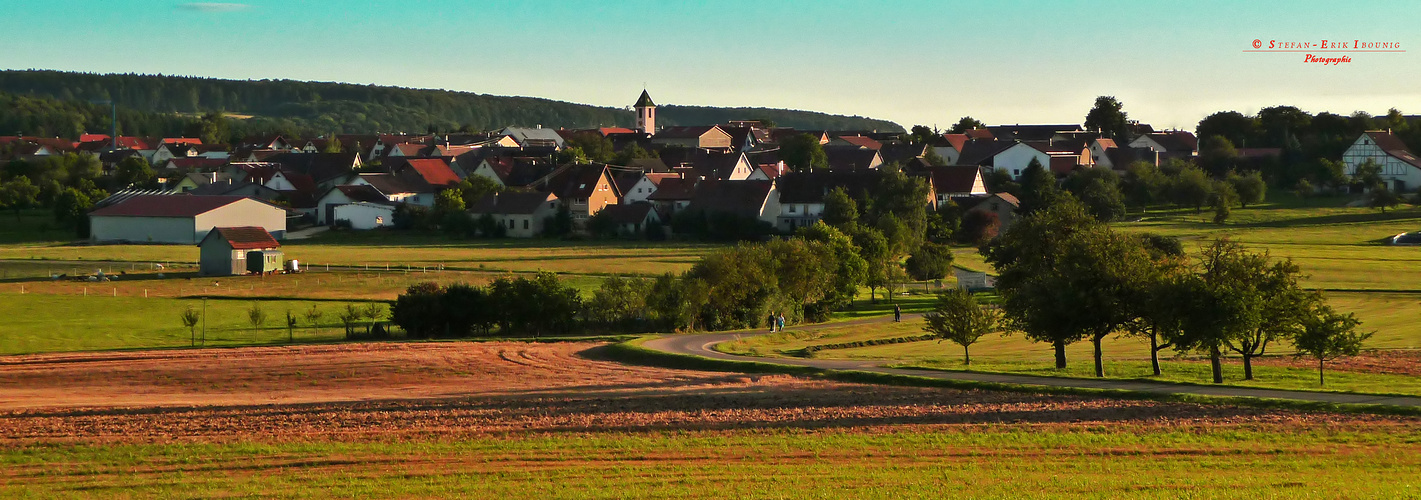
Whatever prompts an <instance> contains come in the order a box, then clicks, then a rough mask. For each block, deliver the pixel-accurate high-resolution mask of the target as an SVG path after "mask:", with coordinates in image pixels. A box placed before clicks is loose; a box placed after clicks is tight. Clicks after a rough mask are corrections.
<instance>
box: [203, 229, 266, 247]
mask: <svg viewBox="0 0 1421 500" xmlns="http://www.w3.org/2000/svg"><path fill="white" fill-rule="evenodd" d="M207 238H222V239H225V240H227V244H228V245H232V249H233V250H260V249H263V248H276V247H279V246H281V243H278V242H277V241H276V238H273V237H271V233H268V232H266V229H263V228H260V227H252V226H242V227H214V228H212V233H210V234H209V235H208V236H207V237H204V238H203V239H202V240H203V241H207ZM200 244H201V243H199V245H200Z"/></svg>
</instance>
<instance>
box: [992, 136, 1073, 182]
mask: <svg viewBox="0 0 1421 500" xmlns="http://www.w3.org/2000/svg"><path fill="white" fill-rule="evenodd" d="M1089 159H1090V153H1089V150H1088V149H1087V148H1085V147H1084V145H1081V144H1078V143H1062V142H1057V141H1052V140H1045V141H1014V142H1012V143H1011V145H1009V146H1007V147H1006V148H1005V149H1002V150H1001V151H1000V152H998V153H997V154H996V155H994V156H993V158H992V167H993V168H995V169H999V170H1006V171H1007V173H1009V174H1011V177H1012V178H1013V179H1018V178H1020V177H1021V174H1022V173H1023V172H1025V171H1026V167H1028V166H1030V165H1031V161H1032V160H1036V161H1037V162H1038V163H1040V164H1041V166H1042V167H1045V168H1047V169H1049V170H1050V171H1051V172H1053V173H1055V174H1056V175H1058V176H1064V175H1068V174H1070V173H1071V171H1072V170H1075V169H1076V167H1078V166H1080V165H1082V161H1086V160H1089Z"/></svg>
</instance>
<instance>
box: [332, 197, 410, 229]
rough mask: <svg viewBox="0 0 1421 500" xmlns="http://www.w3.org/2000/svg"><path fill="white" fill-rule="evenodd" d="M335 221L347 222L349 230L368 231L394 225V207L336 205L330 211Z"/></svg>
mask: <svg viewBox="0 0 1421 500" xmlns="http://www.w3.org/2000/svg"><path fill="white" fill-rule="evenodd" d="M332 213H333V215H332V217H334V220H336V221H349V222H350V228H351V229H357V230H361V231H364V230H368V229H375V228H377V227H390V226H393V225H395V205H394V204H393V203H375V202H367V201H357V202H355V203H346V204H344V205H337V206H336V207H335V208H333V209H332Z"/></svg>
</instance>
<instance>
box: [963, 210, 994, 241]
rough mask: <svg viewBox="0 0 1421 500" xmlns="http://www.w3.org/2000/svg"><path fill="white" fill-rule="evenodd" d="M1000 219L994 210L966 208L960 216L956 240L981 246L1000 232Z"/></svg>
mask: <svg viewBox="0 0 1421 500" xmlns="http://www.w3.org/2000/svg"><path fill="white" fill-rule="evenodd" d="M1001 228H1002V221H1001V218H1000V216H998V215H997V213H996V212H991V211H987V210H968V211H967V215H964V216H962V230H960V231H958V232H957V241H959V242H962V243H966V244H968V245H973V246H981V245H984V244H986V243H987V242H988V241H992V239H993V238H996V237H997V235H998V233H1000V232H1001Z"/></svg>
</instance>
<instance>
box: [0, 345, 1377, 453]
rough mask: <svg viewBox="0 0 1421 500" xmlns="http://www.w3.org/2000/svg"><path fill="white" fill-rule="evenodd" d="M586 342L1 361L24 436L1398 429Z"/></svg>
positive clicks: (10, 432) (3, 386)
mask: <svg viewBox="0 0 1421 500" xmlns="http://www.w3.org/2000/svg"><path fill="white" fill-rule="evenodd" d="M598 347H599V344H593V343H551V344H523V343H469V342H447V343H386V344H349V345H327V346H299V347H259V348H240V349H206V350H183V351H155V352H137V353H91V354H54V355H36V356H24V357H12V358H6V359H3V360H0V411H3V413H0V436H3V438H4V439H7V440H9V441H10V442H11V443H21V442H31V443H33V442H49V441H69V442H75V441H77V442H171V441H175V440H176V441H213V440H217V441H238V440H240V441H245V440H253V439H255V440H259V441H285V440H304V439H313V438H315V439H336V440H347V439H350V440H357V439H358V440H368V439H381V438H382V436H384V437H388V438H394V437H397V436H398V437H400V438H406V437H409V436H411V435H439V436H461V435H466V436H478V435H487V434H506V433H520V432H529V431H532V432H547V431H574V432H596V431H607V430H615V431H639V430H668V429H669V430H676V429H682V430H716V429H724V430H729V429H746V428H815V429H818V428H870V427H887V426H904V425H906V426H934V425H942V424H990V423H1018V424H1029V423H1095V424H1107V423H1110V424H1132V425H1147V426H1156V425H1163V426H1171V425H1213V424H1264V425H1269V424H1284V425H1292V424H1320V425H1328V424H1334V423H1342V422H1347V423H1355V424H1361V423H1382V424H1384V425H1385V424H1386V423H1395V422H1397V419H1393V418H1388V417H1372V416H1357V415H1328V414H1303V413H1295V412H1286V411H1274V410H1263V409H1257V408H1246V407H1226V406H1206V405H1196V404H1183V403H1158V402H1149V401H1126V400H1111V399H1098V398H1088V397H1080V396H1061V395H1036V394H1020V393H1000V392H990V391H964V390H953V389H939V388H916V387H885V386H871V385H861V384H848V383H839V382H830V381H824V380H814V379H805V378H796V377H790V376H782V375H771V376H760V375H743V374H730V373H719V372H698V371H681V370H668V369H661V368H650V367H639V366H627V365H622V364H619V363H615V362H611V361H606V360H602V359H599V358H598V356H597V351H598V349H597V348H598Z"/></svg>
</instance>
